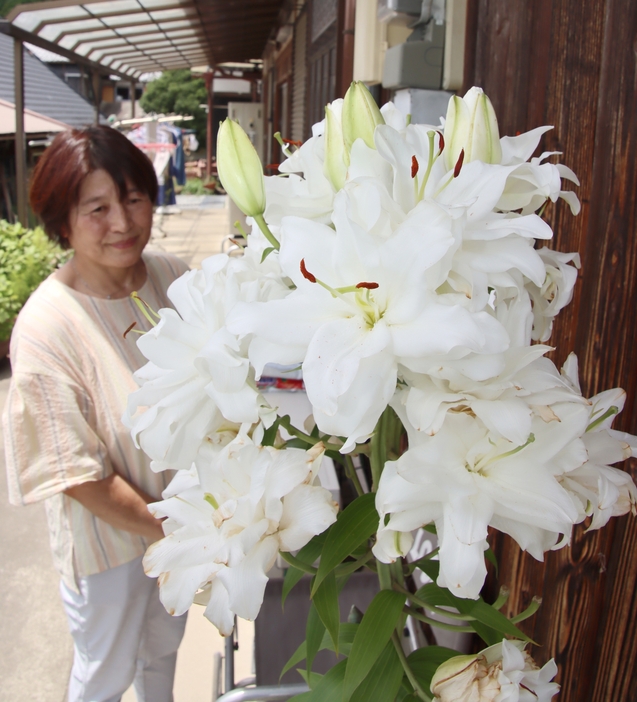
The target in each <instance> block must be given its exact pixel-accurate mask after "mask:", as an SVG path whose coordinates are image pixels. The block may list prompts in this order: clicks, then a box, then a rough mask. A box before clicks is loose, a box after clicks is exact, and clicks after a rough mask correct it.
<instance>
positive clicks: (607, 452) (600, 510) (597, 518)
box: [560, 354, 637, 531]
mask: <svg viewBox="0 0 637 702" xmlns="http://www.w3.org/2000/svg"><path fill="white" fill-rule="evenodd" d="M567 374H568V375H570V376H574V378H575V379H577V358H576V357H575V354H571V355H570V357H569V359H568V367H567V369H566V370H564V375H567ZM578 387H579V384H578ZM625 401H626V393H625V392H624V391H623V390H622V389H621V388H614V389H613V390H606V391H604V392H602V393H599V394H598V395H595V397H592V398H591V399H590V400H589V405H590V416H589V422H588V426H587V428H586V432H585V433H584V435H583V436H582V442H583V444H584V446H585V447H586V453H587V457H588V458H587V461H586V462H585V463H584V464H583V465H581V466H579V467H578V468H576V469H575V470H572V471H569V472H568V473H566V474H564V475H563V476H562V477H561V478H560V482H561V484H562V485H563V486H564V488H565V489H566V490H567V491H568V492H569V493H570V494H571V496H572V498H573V502H574V504H575V505H576V507H577V508H578V510H579V517H578V522H581V521H584V519H585V518H586V517H592V519H591V523H590V526H589V527H588V530H589V531H590V530H591V529H600V528H601V527H603V526H604V525H605V524H607V523H608V520H609V519H610V518H611V517H619V516H621V515H623V514H627V513H628V512H631V513H632V514H633V515H637V487H635V483H634V482H633V479H632V478H631V476H630V474H629V473H626V472H625V471H623V470H620V469H618V468H614V467H613V466H612V464H613V463H619V462H621V461H625V460H626V459H627V458H630V457H631V456H637V437H635V436H632V435H631V434H627V433H624V432H618V431H614V430H613V429H611V426H612V423H613V420H614V419H615V416H616V415H617V414H619V413H620V412H621V411H622V409H623V407H624V403H625Z"/></svg>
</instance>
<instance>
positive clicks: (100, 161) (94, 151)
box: [29, 127, 157, 248]
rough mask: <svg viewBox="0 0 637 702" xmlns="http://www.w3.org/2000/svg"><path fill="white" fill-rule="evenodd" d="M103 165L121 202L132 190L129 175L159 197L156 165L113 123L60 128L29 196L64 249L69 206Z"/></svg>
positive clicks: (38, 167)
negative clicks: (62, 129) (111, 124)
mask: <svg viewBox="0 0 637 702" xmlns="http://www.w3.org/2000/svg"><path fill="white" fill-rule="evenodd" d="M100 169H103V170H105V171H106V172H107V173H108V174H109V175H110V176H111V178H112V179H113V181H114V182H115V184H116V185H117V187H118V188H119V192H120V198H121V200H122V201H123V200H124V198H125V197H126V195H127V192H128V188H127V185H126V180H128V181H129V182H132V183H133V185H134V186H135V187H136V188H137V189H138V190H139V191H140V192H143V193H145V194H146V195H148V197H149V198H150V201H151V202H153V203H154V202H155V199H156V197H157V176H156V175H155V169H154V168H153V165H152V163H151V162H150V160H149V159H148V157H147V156H146V155H145V154H144V153H142V151H140V149H138V148H137V147H136V146H135V145H134V144H133V143H131V142H130V141H129V140H128V139H127V138H126V137H125V136H124V135H123V134H121V133H120V132H118V131H117V130H116V129H113V128H111V127H88V128H87V129H69V130H67V131H64V132H60V133H59V134H58V135H57V136H56V137H55V139H53V141H52V143H51V146H49V148H48V149H47V150H46V151H45V152H44V154H43V155H42V158H40V160H39V161H38V163H37V165H36V167H35V169H34V171H33V176H32V178H31V189H30V191H29V199H30V201H31V208H32V209H33V211H34V212H35V214H36V215H38V217H40V219H41V220H42V224H43V225H44V230H45V231H46V233H47V236H48V237H49V238H50V239H52V240H53V241H56V242H57V243H59V244H60V245H61V246H63V247H64V248H68V240H67V238H66V236H65V233H67V230H68V228H69V215H70V213H71V210H72V209H73V207H75V206H76V205H77V203H78V201H79V197H80V187H81V185H82V181H83V180H84V178H86V176H87V175H88V174H89V173H92V172H93V171H97V170H100Z"/></svg>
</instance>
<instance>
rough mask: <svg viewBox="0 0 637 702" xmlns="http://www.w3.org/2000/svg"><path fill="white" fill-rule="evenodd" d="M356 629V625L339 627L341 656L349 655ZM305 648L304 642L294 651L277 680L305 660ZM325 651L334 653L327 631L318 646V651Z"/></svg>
mask: <svg viewBox="0 0 637 702" xmlns="http://www.w3.org/2000/svg"><path fill="white" fill-rule="evenodd" d="M357 629H358V624H341V625H340V627H339V631H338V650H339V653H340V654H341V655H343V656H348V655H349V652H350V650H351V648H352V641H354V636H355V635H356V631H357ZM306 646H307V644H306V642H305V641H304V642H303V643H302V644H301V645H300V646H299V647H298V648H297V649H296V651H295V652H294V653H293V654H292V656H291V657H290V660H289V661H288V662H287V663H286V664H285V665H284V666H283V670H282V671H281V675H280V676H279V679H281V678H282V677H283V676H284V675H285V674H286V673H287V672H288V670H291V669H292V668H294V666H295V665H297V664H298V663H300V662H301V661H302V660H305V656H306ZM325 649H328V650H330V651H334V653H336V649H335V648H334V644H333V642H332V637H331V636H330V635H329V634H328V632H327V631H326V632H325V633H324V634H323V640H322V641H321V645H320V646H319V651H323V650H325Z"/></svg>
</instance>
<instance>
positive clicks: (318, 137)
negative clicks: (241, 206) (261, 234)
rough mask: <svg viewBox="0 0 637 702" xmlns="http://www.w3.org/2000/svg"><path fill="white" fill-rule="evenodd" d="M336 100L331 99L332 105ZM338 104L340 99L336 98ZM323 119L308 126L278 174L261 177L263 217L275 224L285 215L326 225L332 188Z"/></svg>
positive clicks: (331, 198) (331, 208)
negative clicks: (308, 132)
mask: <svg viewBox="0 0 637 702" xmlns="http://www.w3.org/2000/svg"><path fill="white" fill-rule="evenodd" d="M337 103H339V101H338V100H335V101H334V103H332V107H333V108H335V105H336V104H337ZM340 103H341V104H342V100H341V101H340ZM324 131H325V120H323V121H322V122H318V123H317V124H315V125H314V126H313V127H312V137H310V139H308V140H307V141H306V142H305V143H304V144H303V145H302V146H301V147H300V148H299V149H297V150H296V151H294V152H293V153H292V155H291V156H290V157H289V158H287V159H286V160H285V161H284V162H283V163H282V164H281V165H280V166H279V172H280V173H281V175H279V176H269V177H266V178H265V192H266V200H267V205H266V209H265V219H266V220H267V222H268V223H269V225H270V226H271V227H278V226H280V224H281V219H282V218H283V217H284V216H286V215H297V216H299V217H307V218H308V219H312V220H316V221H317V222H323V223H325V224H329V222H330V221H331V215H332V210H333V208H334V190H333V188H332V186H331V184H330V182H329V180H328V179H327V178H326V177H325V174H324V172H323V163H324V160H325V138H324Z"/></svg>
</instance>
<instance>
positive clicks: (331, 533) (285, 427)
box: [127, 83, 637, 702]
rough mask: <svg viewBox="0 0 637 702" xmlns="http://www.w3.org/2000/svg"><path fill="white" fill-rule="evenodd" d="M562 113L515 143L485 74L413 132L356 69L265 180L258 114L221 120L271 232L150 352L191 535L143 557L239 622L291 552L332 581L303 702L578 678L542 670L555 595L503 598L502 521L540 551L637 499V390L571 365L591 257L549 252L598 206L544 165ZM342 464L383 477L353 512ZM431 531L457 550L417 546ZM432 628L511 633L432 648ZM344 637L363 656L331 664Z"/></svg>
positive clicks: (167, 581) (185, 287)
mask: <svg viewBox="0 0 637 702" xmlns="http://www.w3.org/2000/svg"><path fill="white" fill-rule="evenodd" d="M548 129H550V127H540V128H538V129H534V130H532V131H530V132H528V133H525V134H521V135H519V136H516V137H503V138H500V136H499V132H498V126H497V120H496V116H495V113H494V110H493V107H492V105H491V102H490V101H489V99H488V98H487V96H486V95H485V94H484V93H483V92H482V91H481V90H480V89H479V88H472V89H471V90H470V91H469V92H468V93H467V95H465V97H464V98H460V97H453V98H452V99H451V100H450V102H449V108H448V112H447V115H446V119H445V120H444V124H443V125H442V126H439V127H434V126H426V125H421V124H410V122H409V119H408V118H407V117H406V116H405V115H403V114H401V113H400V112H399V111H398V110H397V109H396V108H395V107H394V105H393V104H391V103H389V104H387V105H385V106H383V107H382V108H381V109H378V107H377V106H376V104H375V102H374V100H373V98H372V96H371V95H370V93H369V92H368V91H367V89H366V88H365V87H364V86H363V85H362V84H361V83H354V84H353V85H352V86H351V88H350V89H349V91H348V92H347V94H346V96H345V98H344V99H343V100H336V101H334V102H333V103H331V104H330V105H328V106H327V107H326V117H325V120H324V121H322V122H321V123H319V124H316V125H314V127H313V131H312V133H313V136H312V137H311V138H310V139H309V140H308V141H306V142H305V143H304V144H303V145H301V146H300V147H298V148H293V147H291V146H290V147H288V146H285V145H283V146H282V148H283V151H284V153H285V155H286V159H285V161H284V162H283V163H282V164H281V165H280V167H279V171H280V175H278V176H274V177H267V178H264V177H263V171H262V166H261V164H260V162H259V160H258V157H257V155H256V152H255V151H254V148H253V147H252V145H251V144H250V141H249V139H248V137H247V136H246V134H245V133H244V132H243V131H242V130H241V128H240V127H239V125H238V124H236V123H234V122H232V121H229V120H228V121H226V122H224V123H223V124H222V126H221V128H220V131H219V137H218V147H217V159H218V168H219V176H220V178H221V181H222V183H223V185H224V187H225V188H226V190H227V192H228V194H229V195H230V196H231V197H232V198H233V199H234V200H235V202H236V203H237V205H238V206H239V207H240V208H241V209H242V210H243V212H245V214H246V215H248V216H249V218H250V219H248V223H249V225H250V226H251V232H250V233H249V234H247V235H246V240H247V244H246V246H245V248H244V249H243V251H242V254H241V255H240V256H228V255H218V256H213V257H211V258H209V259H207V260H206V261H204V262H203V264H202V269H201V270H196V271H190V272H188V273H186V274H185V275H184V276H182V277H181V278H180V279H179V280H177V281H176V282H175V283H173V285H172V286H171V288H170V290H169V296H170V299H171V301H172V302H173V303H174V307H175V309H174V310H173V309H164V310H161V311H160V312H159V315H158V319H159V323H158V324H157V325H156V326H155V327H154V328H153V329H152V330H151V331H149V332H148V333H147V334H145V335H144V336H143V337H141V338H140V340H139V342H138V343H139V347H140V349H141V350H142V352H143V353H144V355H145V356H146V358H147V359H148V361H149V362H148V364H147V365H146V366H144V367H143V368H142V369H141V370H140V371H139V372H138V373H137V379H138V381H139V384H140V389H139V390H138V391H136V392H135V393H133V395H132V396H131V397H130V402H129V410H128V413H127V421H128V422H129V425H130V427H131V428H132V432H133V436H134V438H135V440H136V441H138V442H139V445H140V446H141V447H142V448H143V449H144V451H146V452H147V453H148V455H149V456H150V457H151V458H152V461H153V464H152V465H153V468H154V469H155V470H163V469H166V468H171V469H178V472H177V474H176V476H175V478H174V479H173V481H172V483H171V485H170V486H169V488H168V489H167V491H166V492H165V494H164V496H163V498H164V499H163V500H162V501H160V502H157V503H155V504H153V505H151V506H150V509H151V511H152V512H153V513H154V514H155V515H156V516H157V517H163V518H165V521H164V531H165V533H166V536H165V538H164V539H163V540H161V541H159V542H157V543H155V544H153V545H152V546H151V547H150V548H149V550H148V552H147V554H146V557H145V568H146V571H147V573H148V574H149V575H151V576H159V583H160V588H161V599H162V601H163V603H164V605H165V606H166V608H167V610H168V611H169V612H171V613H174V614H180V613H182V612H185V611H186V610H187V609H188V608H189V607H190V605H191V604H192V603H193V600H194V598H195V597H197V599H198V601H200V602H201V601H202V600H203V601H204V602H207V605H206V616H207V617H208V619H210V621H211V622H212V623H213V624H214V625H215V626H216V627H217V628H218V629H219V631H220V632H221V633H222V634H223V635H226V636H227V635H229V634H230V633H231V632H232V629H233V625H234V620H235V616H238V617H243V618H245V619H250V620H253V619H254V618H255V617H256V616H257V614H258V613H259V609H260V607H261V604H262V602H263V597H264V590H265V586H266V583H267V580H268V571H269V570H270V569H271V567H272V566H273V564H274V563H275V560H276V558H277V554H281V556H282V557H283V558H284V559H285V560H286V561H287V562H288V564H289V568H288V569H287V572H286V576H285V584H284V592H285V593H287V592H289V591H290V589H291V588H292V587H293V586H294V585H295V584H296V583H297V582H298V581H299V580H300V579H301V577H302V576H303V575H304V574H306V573H307V574H310V575H311V577H312V585H311V593H312V604H311V609H310V615H309V617H308V623H307V639H306V642H305V643H304V644H302V646H301V647H300V648H299V650H298V651H297V653H296V654H295V656H293V658H292V660H291V661H290V663H289V664H288V667H291V666H295V665H299V664H300V663H301V661H302V660H305V661H306V665H305V667H304V669H303V671H302V673H303V675H304V676H305V678H306V681H307V682H308V685H309V686H310V691H309V692H307V693H304V694H303V695H301V696H300V697H298V699H299V700H301V699H303V700H304V701H305V702H308V701H314V700H317V701H319V700H320V701H321V702H324V701H325V700H343V701H344V702H346V701H347V700H352V701H357V700H369V699H373V700H375V702H394V700H397V701H403V702H408V701H413V700H432V699H436V700H445V701H446V700H454V701H457V700H476V701H478V700H484V701H486V700H491V701H494V700H495V701H498V702H504V701H505V700H510V701H513V700H522V701H526V700H549V699H551V697H552V696H553V695H554V694H555V693H556V691H557V689H558V686H557V685H556V684H555V683H553V682H551V680H552V678H553V677H554V675H555V673H556V666H555V664H554V663H553V662H552V661H550V662H549V663H547V664H546V665H545V666H544V667H543V668H541V669H540V668H539V667H538V666H537V665H536V664H535V663H534V661H533V659H532V658H531V657H530V655H529V654H528V653H527V652H526V651H525V645H526V644H527V643H528V638H527V637H525V635H524V634H523V633H522V632H521V631H520V630H519V629H518V628H517V626H516V623H517V622H519V621H521V620H522V619H523V618H524V617H526V616H530V615H531V614H532V613H533V612H534V611H535V610H536V609H537V603H534V604H533V605H531V607H530V608H529V609H528V610H527V611H525V612H522V613H520V614H519V615H518V616H517V617H514V618H513V620H510V619H508V618H507V617H506V616H504V614H502V613H501V612H500V609H501V608H502V606H503V605H504V602H505V599H506V595H505V594H504V593H503V594H502V595H501V596H500V597H499V598H498V600H497V601H496V602H494V603H491V604H488V603H486V602H485V601H484V600H483V599H482V598H481V596H480V591H481V588H482V586H483V584H484V581H485V577H486V574H487V567H486V562H485V561H486V560H489V559H493V555H492V553H491V552H490V550H489V545H488V541H487V535H488V529H489V527H491V528H492V529H496V530H499V531H501V532H504V533H506V534H508V535H509V536H511V537H512V538H513V539H515V541H516V542H517V543H518V544H519V545H520V547H521V548H522V549H524V550H526V551H528V552H529V553H530V554H532V555H533V556H534V557H535V558H537V559H539V560H542V558H543V554H544V552H546V551H547V550H550V549H558V548H562V547H564V546H566V545H568V543H569V537H570V534H571V530H572V527H573V525H574V524H578V523H581V522H583V521H585V520H587V519H588V520H589V521H590V526H589V528H590V529H598V528H600V527H601V526H603V525H604V524H605V523H606V522H607V521H608V520H609V518H610V517H611V516H614V515H621V514H624V513H626V512H628V511H632V512H633V513H635V504H636V502H637V490H636V488H635V485H634V484H633V482H632V480H631V478H630V477H629V476H628V474H626V473H624V472H623V471H621V470H619V469H617V468H614V467H612V466H611V464H614V463H616V462H618V461H622V460H624V459H625V458H627V457H628V456H631V455H636V454H637V439H636V438H635V437H633V436H631V435H628V434H624V433H621V432H618V431H615V430H613V429H612V428H611V424H612V421H613V418H614V416H615V415H616V414H617V413H618V412H619V411H620V410H621V409H622V406H623V403H624V392H623V391H622V390H620V389H615V390H608V391H606V392H602V393H601V394H599V395H597V396H595V397H593V398H585V397H583V396H582V393H581V391H580V387H579V383H578V371H577V360H576V358H575V357H574V356H573V355H571V356H569V358H568V360H567V362H566V364H565V365H564V367H563V368H562V369H561V370H558V369H557V368H556V367H555V365H554V364H553V363H552V362H551V361H550V360H549V359H548V358H547V357H546V354H547V352H548V351H549V350H550V347H549V346H547V345H546V344H545V342H547V341H548V339H549V337H550V335H551V329H552V325H553V320H554V318H555V316H556V315H557V314H558V312H559V311H560V310H561V309H562V308H563V307H564V306H565V305H566V304H567V303H568V302H569V301H570V299H571V296H572V292H573V287H574V284H575V280H576V276H577V267H578V265H579V260H578V255H577V254H573V253H569V254H565V253H560V252H557V251H554V250H552V249H550V248H547V247H546V246H542V247H537V246H536V242H537V241H541V242H544V241H548V240H550V239H551V237H552V230H551V228H550V227H549V225H548V224H547V223H546V222H545V221H544V220H543V219H542V218H541V213H542V211H543V209H544V207H545V206H546V204H547V203H548V201H551V202H555V201H556V200H557V199H558V198H562V199H564V200H565V201H566V202H567V203H568V204H569V205H570V208H571V210H572V211H573V213H574V214H577V212H578V210H579V202H578V199H577V197H576V196H575V194H574V193H573V192H572V191H570V190H564V189H563V188H562V181H563V180H564V179H566V180H568V181H571V182H572V183H575V184H577V178H576V176H575V174H574V173H573V172H572V171H571V170H570V169H569V168H567V167H566V166H564V165H561V164H557V165H555V164H553V163H551V162H550V161H549V160H548V158H549V157H550V156H553V155H554V154H550V153H544V154H542V155H541V156H539V157H533V153H534V152H535V150H536V147H537V145H538V143H539V140H540V138H541V136H542V134H544V132H546V131H547V130H548ZM268 364H279V365H280V366H286V367H288V368H295V367H298V368H300V369H302V377H303V381H304V384H305V389H306V392H307V397H308V399H309V402H310V403H311V409H312V414H311V416H310V417H308V418H307V420H306V422H305V423H304V424H301V425H300V426H297V425H295V424H294V423H293V422H292V420H291V419H290V417H289V416H287V415H283V416H282V415H281V414H280V413H277V410H276V406H274V403H272V404H271V402H269V401H268V399H267V398H266V396H265V395H264V394H263V393H262V392H261V391H260V390H259V385H258V382H257V381H258V380H259V378H260V377H261V376H262V375H263V374H264V369H266V366H268ZM266 372H267V370H266ZM325 456H327V457H330V458H331V459H332V460H333V461H334V462H335V463H336V464H337V466H338V467H339V470H340V471H341V472H342V474H343V475H345V476H347V479H348V480H349V481H351V485H352V486H353V487H354V489H355V490H356V491H357V495H358V496H357V497H356V499H354V500H353V501H352V502H351V503H350V504H349V505H347V506H346V507H345V509H342V510H340V511H339V509H338V507H337V505H336V504H335V503H334V502H333V500H332V496H331V493H330V492H329V491H328V490H326V489H325V488H323V487H321V485H320V484H319V482H318V479H317V474H318V470H319V467H320V464H321V461H322V460H323V458H324V457H325ZM361 477H362V478H365V477H366V478H367V480H363V479H361ZM368 486H369V487H368ZM422 529H424V530H427V531H430V532H433V533H435V534H436V535H437V539H438V544H439V545H438V548H437V549H435V550H434V551H432V552H431V553H429V554H426V555H425V556H424V557H420V558H418V557H415V556H414V555H413V553H414V552H413V550H412V547H413V544H414V537H415V535H417V534H418V532H419V530H422ZM361 568H367V569H371V570H372V571H374V572H375V573H377V575H378V581H379V592H378V594H377V595H376V597H375V598H374V600H373V601H372V603H371V604H370V606H369V608H368V609H367V611H366V612H365V613H364V614H363V615H362V617H361V616H358V617H354V619H353V620H352V621H350V622H348V623H341V622H340V621H339V619H340V617H339V609H338V592H339V591H340V589H341V587H342V585H343V582H344V581H345V580H346V579H347V578H349V577H350V576H351V574H352V573H354V572H355V571H356V570H359V569H361ZM423 574H424V575H423ZM414 575H419V576H422V578H423V579H425V578H424V576H425V575H426V576H428V579H429V582H427V583H426V584H424V585H423V586H422V587H420V588H418V587H417V585H416V584H415V583H416V580H415V579H414ZM439 615H444V616H445V617H446V618H445V620H444V622H443V623H441V620H440V618H439ZM408 618H409V621H410V623H411V625H412V626H414V625H415V626H417V627H421V628H422V630H425V629H427V627H428V625H434V626H437V627H445V628H447V629H451V630H454V629H456V630H458V631H467V630H469V631H475V632H476V633H477V634H478V635H479V636H480V637H481V638H482V639H483V640H484V642H485V644H486V646H487V648H485V650H484V651H482V653H480V654H476V655H470V656H458V651H455V650H452V649H450V648H445V647H442V646H437V645H435V642H432V641H430V643H433V644H434V645H428V646H422V647H418V648H416V649H415V650H412V649H411V648H410V647H409V646H406V645H405V641H404V640H403V636H402V632H403V630H404V628H405V625H406V621H407V619H408ZM459 620H462V621H459ZM421 633H422V631H421ZM321 648H330V649H332V650H334V651H336V652H337V653H339V654H341V660H340V662H336V663H335V665H334V667H333V668H332V669H331V670H330V671H329V672H328V673H327V674H326V675H324V676H321V675H318V674H316V673H313V672H312V662H313V660H314V657H315V655H316V653H317V652H318V650H319V649H321ZM412 648H413V647H412ZM343 656H344V657H343ZM336 660H337V659H336V658H335V661H336ZM370 691H373V692H371V693H370Z"/></svg>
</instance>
